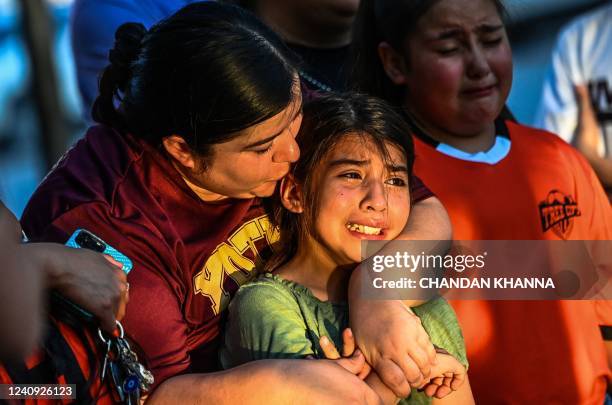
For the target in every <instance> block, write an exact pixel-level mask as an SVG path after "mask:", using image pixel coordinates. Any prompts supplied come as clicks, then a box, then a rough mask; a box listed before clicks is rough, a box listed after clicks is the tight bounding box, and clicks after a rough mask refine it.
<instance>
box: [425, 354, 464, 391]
mask: <svg viewBox="0 0 612 405" xmlns="http://www.w3.org/2000/svg"><path fill="white" fill-rule="evenodd" d="M437 360H438V362H437V364H436V365H435V366H434V367H433V368H432V369H431V375H432V376H433V378H432V379H431V380H429V381H428V382H427V383H425V385H424V386H423V387H422V390H423V391H424V392H425V394H426V395H427V396H429V397H435V398H439V399H441V398H444V397H445V396H447V395H448V394H450V393H451V392H453V391H457V390H458V389H459V388H460V387H461V386H462V385H463V383H464V382H465V379H466V376H467V372H466V369H465V367H463V365H462V364H461V363H459V361H457V359H455V358H454V357H453V356H452V355H450V354H443V353H438V354H437Z"/></svg>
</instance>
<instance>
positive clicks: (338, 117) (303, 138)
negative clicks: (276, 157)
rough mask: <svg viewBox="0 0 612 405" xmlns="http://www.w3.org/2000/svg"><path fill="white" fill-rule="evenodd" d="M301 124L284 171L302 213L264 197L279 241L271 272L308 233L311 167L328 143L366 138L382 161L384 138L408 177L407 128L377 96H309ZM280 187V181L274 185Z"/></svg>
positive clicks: (314, 194) (312, 210) (313, 190)
mask: <svg viewBox="0 0 612 405" xmlns="http://www.w3.org/2000/svg"><path fill="white" fill-rule="evenodd" d="M303 111H304V113H303V114H304V115H303V120H302V126H301V128H300V131H299V133H298V135H297V137H296V141H297V143H298V145H299V147H300V159H299V160H298V161H297V162H296V163H294V165H293V167H292V169H291V171H290V174H289V175H290V176H292V177H293V178H294V179H295V181H296V182H297V183H298V184H299V185H300V186H301V190H302V193H303V195H302V199H303V201H305V202H306V206H305V207H304V212H303V213H302V214H295V213H293V212H291V211H289V210H287V209H285V208H284V207H283V205H282V203H281V201H280V192H278V190H277V192H276V193H275V196H274V198H273V199H269V201H268V207H267V209H268V213H269V215H270V218H271V221H272V224H273V225H274V226H276V227H278V230H279V231H280V235H281V236H280V241H279V242H278V244H277V245H275V246H274V254H273V256H272V258H271V259H270V260H269V261H268V262H267V263H266V270H268V271H272V270H274V269H276V268H278V267H279V266H281V265H283V264H284V263H286V262H287V261H289V260H290V259H291V258H292V257H293V256H294V255H295V254H296V252H297V247H298V244H299V243H300V242H301V241H304V240H305V237H307V236H308V235H313V230H312V227H313V224H314V223H315V220H316V216H317V206H318V204H319V192H320V190H318V189H317V187H316V186H317V185H316V177H317V174H318V170H317V167H318V165H319V164H320V163H321V162H323V161H324V159H325V157H326V156H327V154H328V153H330V151H332V150H333V148H334V146H335V145H337V144H338V143H339V142H341V141H342V140H343V139H344V137H345V136H346V135H357V136H361V137H363V140H364V142H366V141H372V142H373V143H374V145H376V148H377V152H378V153H380V155H381V156H383V158H384V160H388V159H389V155H388V149H387V145H386V144H387V143H391V144H393V145H395V146H397V147H398V148H399V149H400V150H401V151H402V152H403V153H404V155H405V156H406V163H407V167H408V174H409V177H408V178H411V177H412V165H413V162H414V148H413V144H412V137H411V135H410V128H409V127H408V126H407V124H406V121H405V120H404V118H403V117H402V116H401V115H399V114H398V113H397V112H395V110H394V109H393V108H392V107H391V106H389V105H388V104H387V103H386V102H384V101H383V100H381V99H379V98H376V97H371V96H367V95H364V94H359V93H345V94H340V95H334V94H328V95H325V96H320V97H317V98H315V99H314V100H312V101H309V102H307V103H306V104H305V106H304V110H303ZM279 187H280V186H279Z"/></svg>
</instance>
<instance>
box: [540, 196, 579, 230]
mask: <svg viewBox="0 0 612 405" xmlns="http://www.w3.org/2000/svg"><path fill="white" fill-rule="evenodd" d="M539 208H540V219H541V221H542V231H543V232H546V231H548V230H549V229H552V231H553V232H554V233H555V234H556V235H557V236H558V237H560V238H561V239H565V238H566V237H567V236H568V235H569V234H570V233H571V231H572V225H573V218H574V217H579V216H580V210H579V209H578V203H576V200H574V198H573V197H572V196H571V195H566V194H563V193H562V192H560V191H559V190H552V191H550V192H549V193H548V196H547V197H546V200H544V201H542V202H541V203H540V204H539Z"/></svg>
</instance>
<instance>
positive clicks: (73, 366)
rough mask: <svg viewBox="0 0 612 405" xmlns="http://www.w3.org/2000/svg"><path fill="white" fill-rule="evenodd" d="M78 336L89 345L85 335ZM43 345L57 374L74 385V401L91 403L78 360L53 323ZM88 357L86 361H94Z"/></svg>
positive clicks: (87, 384)
mask: <svg viewBox="0 0 612 405" xmlns="http://www.w3.org/2000/svg"><path fill="white" fill-rule="evenodd" d="M80 338H81V339H80V340H81V343H82V344H83V345H89V342H88V341H87V338H86V337H85V336H80ZM44 347H45V351H46V352H47V359H49V361H50V362H52V364H53V366H54V368H55V371H56V373H57V375H63V376H64V379H65V380H66V384H75V385H76V393H77V399H76V403H91V402H92V398H91V395H90V394H89V387H90V384H89V382H88V381H87V379H86V378H85V375H83V372H82V370H81V367H80V366H79V362H78V360H77V358H76V356H75V355H74V352H73V351H72V349H71V348H70V345H69V344H68V342H67V341H66V339H65V338H64V336H62V334H61V333H60V331H59V328H58V327H57V326H56V325H55V324H54V323H52V324H51V326H50V327H49V330H48V334H47V338H46V339H45V343H44ZM88 357H89V358H88V359H87V361H88V362H91V361H92V360H94V361H95V359H94V358H92V357H91V356H88ZM90 368H91V367H90Z"/></svg>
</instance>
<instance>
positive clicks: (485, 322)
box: [355, 0, 612, 404]
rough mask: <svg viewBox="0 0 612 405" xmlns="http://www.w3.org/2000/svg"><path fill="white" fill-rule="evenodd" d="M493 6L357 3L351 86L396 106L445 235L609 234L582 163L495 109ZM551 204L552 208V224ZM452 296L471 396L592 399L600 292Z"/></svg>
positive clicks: (598, 384)
mask: <svg viewBox="0 0 612 405" xmlns="http://www.w3.org/2000/svg"><path fill="white" fill-rule="evenodd" d="M502 16H503V7H502V4H501V3H500V2H499V1H495V0H438V1H435V0H376V1H369V0H366V1H364V2H363V3H362V5H361V9H360V12H359V16H358V21H357V29H356V31H355V36H356V39H355V49H357V50H359V51H360V52H359V54H358V55H357V62H356V65H357V66H356V71H357V73H356V83H355V84H356V86H357V87H358V88H359V89H361V90H362V91H366V92H369V93H371V94H373V95H377V96H380V97H382V98H384V99H386V100H388V101H389V102H391V103H393V104H394V105H396V106H398V107H400V108H402V109H403V111H404V112H405V113H406V116H407V118H408V120H409V121H410V123H411V124H412V126H413V131H414V133H415V135H416V136H415V151H416V155H417V158H416V161H415V172H416V174H417V175H418V176H420V177H421V178H422V179H423V180H424V181H425V183H426V184H428V185H429V186H430V187H431V188H432V190H433V191H434V192H435V193H436V194H437V195H438V196H439V197H440V199H441V201H442V202H443V203H444V205H445V206H446V207H447V209H448V210H449V213H450V217H451V221H452V223H453V230H454V236H455V238H456V239H459V240H461V239H476V240H487V239H526V240H531V239H553V240H554V239H583V240H593V239H604V240H606V239H607V240H609V239H610V238H611V237H612V235H611V232H612V215H611V211H610V206H609V204H608V202H607V199H606V196H605V194H604V193H603V190H602V188H601V185H600V184H599V182H598V181H597V178H596V176H595V174H594V173H593V171H592V170H591V169H590V167H589V165H588V163H587V162H585V160H584V159H583V158H582V157H581V156H579V155H578V154H577V153H576V151H575V150H573V149H572V148H571V147H570V146H568V145H566V144H565V143H563V142H562V141H560V140H559V139H557V137H555V136H553V135H552V134H549V133H546V132H544V131H539V130H536V129H533V128H528V127H525V126H522V125H519V124H517V123H514V122H512V121H508V120H504V119H501V118H499V116H500V113H501V112H502V109H503V108H504V103H505V101H506V98H507V96H508V92H509V90H510V85H511V81H512V57H511V51H510V46H509V42H508V37H507V34H506V30H505V28H504V23H503V18H502ZM558 205H562V206H564V208H563V210H562V212H564V213H565V214H564V215H565V216H564V217H563V218H557V219H559V221H557V220H552V221H551V218H552V217H551V216H550V214H551V213H552V211H551V210H554V209H555V207H557V206H558ZM453 306H454V307H455V309H456V311H457V315H458V317H459V321H460V323H461V325H462V329H463V331H464V335H465V338H466V345H467V349H468V358H469V359H470V381H471V383H472V388H473V391H474V396H475V399H476V401H477V402H482V403H517V404H522V403H541V404H544V403H567V404H591V403H603V400H604V395H605V391H606V383H607V380H608V379H609V378H610V371H609V369H608V364H607V362H606V352H605V347H604V342H603V340H602V338H601V335H600V331H599V328H598V326H599V325H610V322H611V321H612V319H610V318H611V316H610V315H611V314H612V312H611V311H610V308H609V307H607V305H606V304H605V303H598V305H597V306H594V305H593V304H592V303H591V302H584V301H583V302H577V301H575V302H570V301H550V302H501V301H492V302H482V301H480V302H479V301H461V302H455V303H453ZM559 370H563V372H559Z"/></svg>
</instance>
